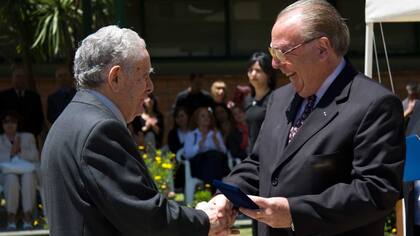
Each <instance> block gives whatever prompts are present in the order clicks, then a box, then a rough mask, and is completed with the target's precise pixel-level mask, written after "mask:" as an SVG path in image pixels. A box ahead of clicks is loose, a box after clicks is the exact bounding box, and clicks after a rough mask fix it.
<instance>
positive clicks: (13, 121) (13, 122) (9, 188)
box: [0, 112, 38, 230]
mask: <svg viewBox="0 0 420 236" xmlns="http://www.w3.org/2000/svg"><path fill="white" fill-rule="evenodd" d="M18 117H19V116H18V115H17V114H16V113H14V112H7V113H6V114H5V115H4V116H3V118H2V120H1V121H2V125H3V130H4V133H3V134H1V135H0V162H1V163H2V164H7V165H8V166H9V167H8V168H6V165H2V172H3V173H2V178H3V183H2V184H3V188H4V197H5V199H6V210H7V229H8V230H15V229H16V213H17V210H18V206H19V199H21V204H22V209H23V229H31V228H32V213H33V208H34V206H35V196H36V175H35V166H36V165H35V164H36V163H37V162H38V150H37V147H36V142H35V137H34V136H33V135H32V134H30V133H20V132H17V130H18V120H19V119H18ZM18 162H19V163H20V164H17V163H18ZM22 162H23V163H26V164H24V166H25V167H22V166H23V164H22ZM28 165H29V167H28ZM31 167H32V168H31ZM19 192H20V193H19ZM19 194H20V197H19Z"/></svg>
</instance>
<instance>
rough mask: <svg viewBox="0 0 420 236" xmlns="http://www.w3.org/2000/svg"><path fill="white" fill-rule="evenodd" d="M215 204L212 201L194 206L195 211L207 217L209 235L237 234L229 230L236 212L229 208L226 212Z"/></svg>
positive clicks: (236, 231)
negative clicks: (203, 213) (202, 212)
mask: <svg viewBox="0 0 420 236" xmlns="http://www.w3.org/2000/svg"><path fill="white" fill-rule="evenodd" d="M215 203H216V202H214V201H213V199H212V200H210V201H209V202H208V203H207V202H200V203H199V204H197V206H196V209H199V210H203V211H204V212H205V213H206V214H207V216H208V217H209V221H210V231H209V235H211V236H213V235H217V236H227V235H230V234H238V233H239V231H238V230H232V229H230V227H231V226H232V225H233V223H234V222H235V218H236V212H235V211H233V210H232V209H231V208H230V209H227V210H225V209H224V208H218V207H217V206H216V204H215Z"/></svg>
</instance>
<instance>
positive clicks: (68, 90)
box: [47, 66, 76, 124]
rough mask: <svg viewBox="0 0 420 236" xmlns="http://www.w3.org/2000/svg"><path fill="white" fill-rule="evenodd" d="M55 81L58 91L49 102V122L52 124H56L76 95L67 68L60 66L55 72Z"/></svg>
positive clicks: (51, 95)
mask: <svg viewBox="0 0 420 236" xmlns="http://www.w3.org/2000/svg"><path fill="white" fill-rule="evenodd" d="M55 81H56V84H57V87H58V89H57V90H56V91H55V92H54V93H52V94H50V95H49V96H48V100H47V101H48V106H47V120H48V122H50V124H52V123H54V121H55V120H56V119H57V117H58V116H59V115H60V114H61V112H63V110H64V108H65V107H66V106H67V104H69V103H70V101H71V99H72V98H73V96H74V94H75V93H76V89H75V88H74V86H73V84H74V83H73V77H72V75H71V73H70V70H69V69H68V68H67V67H66V66H60V67H59V68H58V69H57V70H56V71H55Z"/></svg>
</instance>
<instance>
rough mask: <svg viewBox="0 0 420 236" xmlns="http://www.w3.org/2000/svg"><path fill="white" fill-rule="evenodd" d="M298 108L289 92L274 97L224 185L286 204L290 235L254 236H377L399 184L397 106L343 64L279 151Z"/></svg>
mask: <svg viewBox="0 0 420 236" xmlns="http://www.w3.org/2000/svg"><path fill="white" fill-rule="evenodd" d="M301 102H302V98H300V97H299V96H297V95H295V92H294V90H293V88H292V87H291V85H286V86H284V87H282V88H279V89H278V90H276V91H275V92H274V94H273V96H272V99H271V101H270V102H269V105H268V108H267V114H266V118H265V120H264V123H263V125H262V128H261V131H260V134H259V137H258V139H257V143H256V146H255V148H254V150H253V153H252V154H251V156H250V157H249V158H247V159H246V160H245V161H243V162H242V163H241V164H240V165H239V166H237V168H235V169H234V170H233V171H232V173H231V174H230V176H228V177H227V178H226V180H225V181H227V182H231V183H234V184H237V185H239V186H240V187H241V188H242V189H243V190H244V191H246V192H247V193H249V194H256V195H260V196H263V197H275V196H281V197H287V198H288V201H289V204H290V209H291V215H292V219H293V222H294V226H295V232H292V231H291V230H290V229H273V228H270V227H268V226H267V225H264V224H260V225H259V226H258V230H259V232H258V235H260V236H265V235H298V236H300V235H302V236H303V235H353V236H354V235H357V236H383V235H384V231H383V230H384V221H385V217H386V216H387V215H388V214H389V212H390V211H391V209H392V208H393V207H394V204H395V202H396V200H397V199H398V198H399V196H400V191H401V185H402V182H401V178H402V165H403V158H404V133H403V114H402V106H401V102H400V101H399V99H398V98H397V97H395V96H394V95H393V94H391V93H390V92H389V91H388V90H386V89H385V88H383V87H382V86H381V85H379V84H377V83H376V82H375V81H373V80H370V79H368V78H366V77H365V76H363V75H362V74H360V73H358V72H357V71H356V70H355V69H354V68H353V67H352V66H351V65H350V63H349V62H347V64H346V66H345V68H344V69H343V71H342V72H341V73H340V75H339V76H338V77H337V79H336V80H335V81H334V82H333V83H332V84H331V86H330V87H329V89H328V90H327V91H326V93H325V94H324V96H323V97H322V98H321V100H320V101H319V103H318V104H317V106H316V108H315V110H314V111H313V112H312V113H311V114H310V116H309V117H308V118H307V119H306V121H305V122H304V124H303V126H302V127H301V129H300V130H299V132H298V133H297V134H296V136H295V137H294V139H293V140H292V142H291V143H289V144H286V143H287V137H288V133H289V130H290V127H291V124H292V120H294V116H295V115H296V112H297V110H298V107H299V106H300V103H301Z"/></svg>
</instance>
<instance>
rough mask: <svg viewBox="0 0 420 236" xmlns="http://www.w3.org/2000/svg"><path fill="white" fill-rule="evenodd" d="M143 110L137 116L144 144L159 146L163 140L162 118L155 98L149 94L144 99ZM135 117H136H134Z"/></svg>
mask: <svg viewBox="0 0 420 236" xmlns="http://www.w3.org/2000/svg"><path fill="white" fill-rule="evenodd" d="M143 107H144V112H143V113H142V114H141V116H139V117H138V119H139V120H140V124H141V132H143V136H144V144H145V146H151V147H154V148H160V147H161V146H162V141H163V133H164V119H163V115H162V113H161V112H160V111H159V108H158V104H157V99H156V97H155V96H154V95H152V94H150V95H149V97H148V98H146V99H145V100H144V104H143ZM136 119H137V118H136Z"/></svg>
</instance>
